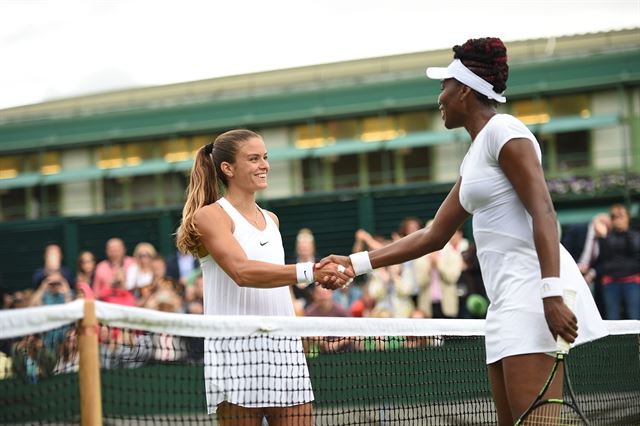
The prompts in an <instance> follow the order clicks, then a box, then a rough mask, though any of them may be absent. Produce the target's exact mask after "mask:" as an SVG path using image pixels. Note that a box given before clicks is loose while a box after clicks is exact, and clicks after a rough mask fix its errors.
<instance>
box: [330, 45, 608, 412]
mask: <svg viewBox="0 0 640 426" xmlns="http://www.w3.org/2000/svg"><path fill="white" fill-rule="evenodd" d="M453 51H454V60H453V62H451V64H450V65H449V66H448V67H446V68H428V69H427V76H428V77H430V78H433V79H437V80H440V81H441V92H440V96H439V97H438V104H439V106H440V111H441V113H442V118H443V120H444V125H445V127H446V128H448V129H454V128H458V127H464V128H465V129H466V130H467V132H468V133H469V135H470V136H471V140H472V144H471V147H470V148H469V151H468V152H467V154H466V156H465V158H464V160H463V162H462V165H461V167H460V177H459V178H458V180H457V182H456V183H455V185H454V186H453V189H452V190H451V192H450V193H449V195H448V196H447V197H446V199H445V200H444V201H443V203H442V205H441V206H440V208H439V210H438V212H437V213H436V216H435V219H434V220H433V223H432V224H431V226H430V227H428V228H423V229H422V230H420V231H418V232H414V233H412V234H411V235H408V236H406V237H404V238H402V239H400V240H398V241H396V242H394V243H392V244H389V245H387V246H385V247H383V248H380V249H377V250H373V251H371V252H360V253H355V254H352V255H351V256H350V257H345V256H336V255H332V256H329V257H328V258H325V259H323V260H322V261H321V262H320V263H319V264H318V266H319V267H322V266H324V265H326V264H327V263H329V262H335V263H339V264H341V265H343V266H345V267H347V270H353V271H354V272H355V273H356V274H357V275H360V274H363V273H366V272H368V271H370V270H371V269H372V268H380V267H383V266H388V265H393V264H399V263H403V262H406V261H408V260H411V259H415V258H418V257H420V256H423V255H425V254H427V253H430V252H433V251H436V250H439V249H441V248H442V247H443V246H444V245H445V243H446V242H447V241H449V239H450V238H451V236H452V235H453V233H454V232H455V230H456V229H458V228H459V227H460V226H461V225H462V223H463V222H464V221H465V220H466V219H467V217H468V216H469V215H473V235H474V239H475V242H476V245H477V250H478V258H479V260H480V265H481V269H482V276H483V280H484V283H485V286H486V288H487V295H488V297H489V300H490V302H491V304H490V306H489V309H488V313H487V318H486V353H487V364H488V370H489V381H490V383H491V389H492V393H493V398H494V401H495V404H496V409H497V414H498V421H499V424H500V425H512V424H513V423H514V422H515V421H516V420H517V419H518V418H519V417H520V415H521V414H522V413H524V412H525V411H526V410H527V408H528V407H529V406H530V405H531V404H532V402H533V401H534V399H535V398H536V396H537V394H538V392H539V391H540V389H542V388H543V385H544V384H545V380H546V378H547V376H548V373H549V371H550V370H551V367H552V365H553V364H554V361H555V359H554V357H553V356H549V355H550V354H554V353H555V350H556V342H555V341H556V336H561V337H562V338H563V339H564V340H566V341H567V342H570V343H575V344H579V343H584V342H587V341H590V340H594V339H597V338H600V337H602V336H604V335H606V330H605V327H604V324H603V322H602V319H601V318H600V314H599V313H598V310H597V309H596V306H595V303H594V301H593V298H592V297H591V293H590V292H589V287H588V286H587V284H586V283H585V281H584V279H583V278H582V275H581V274H580V271H579V269H578V267H577V266H576V264H575V262H574V261H573V259H572V258H571V256H570V255H569V253H568V252H567V251H566V250H565V249H564V247H562V246H561V245H560V242H559V237H558V229H557V225H556V214H555V210H554V207H553V204H552V202H551V197H550V195H549V192H548V189H547V186H546V182H545V179H544V175H543V170H542V166H541V151H540V146H539V144H538V141H537V140H536V138H535V136H534V135H533V134H532V133H531V132H530V131H529V129H527V127H526V126H525V125H524V124H523V123H522V122H520V121H519V120H518V119H517V118H515V117H513V116H511V115H508V114H498V113H497V111H496V107H497V104H498V103H504V102H505V101H506V99H505V97H504V96H503V92H504V90H505V89H506V82H507V78H508V74H509V67H508V65H507V51H506V47H505V46H504V44H503V43H502V41H501V40H500V39H498V38H480V39H471V40H468V41H467V42H466V43H464V44H463V45H462V46H455V47H454V48H453ZM565 289H570V290H574V291H575V292H576V302H575V315H574V313H573V312H572V311H571V310H570V309H569V308H568V307H567V306H566V305H565V304H564V302H563V298H562V294H563V290H565ZM558 376H559V377H562V374H559V375H558ZM561 392H562V380H561V379H559V380H556V381H555V383H553V384H552V385H551V386H550V388H549V390H548V391H547V395H548V396H549V397H552V398H558V397H560V396H561V395H560V394H561Z"/></svg>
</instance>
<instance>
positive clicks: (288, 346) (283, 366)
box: [200, 198, 313, 414]
mask: <svg viewBox="0 0 640 426" xmlns="http://www.w3.org/2000/svg"><path fill="white" fill-rule="evenodd" d="M217 202H218V204H219V205H220V206H221V207H222V208H223V209H224V210H225V212H227V214H228V215H229V216H230V217H231V219H232V220H233V223H234V232H233V236H234V237H235V238H236V240H238V243H240V246H242V249H243V250H244V252H245V253H246V255H247V257H248V258H249V259H251V260H260V261H263V262H270V263H275V264H278V265H284V248H283V247H282V237H281V235H280V231H279V229H278V226H277V225H276V224H275V222H274V221H273V219H272V218H271V216H270V215H269V214H267V213H265V212H264V211H262V210H260V211H261V213H262V215H263V216H264V218H265V220H266V223H267V226H266V228H265V229H264V230H262V231H261V230H259V229H257V228H256V227H254V226H253V225H251V224H250V223H249V222H248V221H247V220H246V219H245V218H244V216H242V214H240V213H239V212H238V211H237V210H236V209H235V208H234V207H233V206H232V205H231V203H229V201H227V200H226V199H225V198H221V199H219V200H218V201H217ZM200 264H201V267H202V275H203V279H204V313H205V315H264V316H274V315H276V316H294V315H295V313H294V310H293V303H292V302H291V294H290V291H289V287H278V288H271V289H260V288H250V287H239V286H238V285H237V284H236V283H235V282H234V281H233V280H232V279H231V278H230V277H229V276H228V275H227V274H226V273H225V272H224V270H223V269H222V268H221V267H220V266H219V265H218V264H217V263H216V262H215V260H213V259H212V258H211V256H210V255H207V256H206V257H203V258H201V259H200ZM204 376H205V388H206V392H207V409H208V412H209V414H211V413H214V412H215V411H216V408H217V405H218V404H219V403H220V402H222V401H228V402H231V403H233V404H238V405H240V406H243V407H286V406H291V405H298V404H303V403H306V402H310V401H313V391H312V389H311V381H310V379H309V371H308V369H307V362H306V358H305V356H304V352H303V348H302V342H301V341H300V339H299V338H293V339H292V338H279V337H269V336H264V335H259V334H256V336H255V337H251V338H235V339H234V338H225V339H206V340H205V370H204Z"/></svg>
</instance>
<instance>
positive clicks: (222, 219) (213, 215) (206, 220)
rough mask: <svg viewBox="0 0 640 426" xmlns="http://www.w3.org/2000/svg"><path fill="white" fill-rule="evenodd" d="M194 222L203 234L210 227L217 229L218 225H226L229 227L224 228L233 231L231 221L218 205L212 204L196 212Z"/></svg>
mask: <svg viewBox="0 0 640 426" xmlns="http://www.w3.org/2000/svg"><path fill="white" fill-rule="evenodd" d="M194 221H195V224H196V226H197V228H198V231H200V232H205V230H206V229H210V228H211V227H216V228H217V227H218V225H220V224H227V225H229V226H228V227H227V226H225V227H224V228H229V229H231V230H233V220H231V217H229V215H228V214H227V212H225V211H224V209H223V208H222V207H221V206H220V204H218V203H212V204H209V205H207V206H204V207H201V208H199V209H198V210H196V212H195V214H194Z"/></svg>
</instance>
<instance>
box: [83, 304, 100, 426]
mask: <svg viewBox="0 0 640 426" xmlns="http://www.w3.org/2000/svg"><path fill="white" fill-rule="evenodd" d="M78 328H79V333H78V334H79V336H78V349H79V352H80V371H79V375H80V424H81V425H82V426H101V425H102V397H101V394H100V358H99V355H98V333H97V328H98V321H97V319H96V309H95V303H94V301H93V300H88V299H87V300H85V302H84V317H83V318H82V319H81V320H79V321H78Z"/></svg>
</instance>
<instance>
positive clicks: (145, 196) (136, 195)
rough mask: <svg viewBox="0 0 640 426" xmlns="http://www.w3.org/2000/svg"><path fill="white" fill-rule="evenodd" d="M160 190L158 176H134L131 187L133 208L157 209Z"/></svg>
mask: <svg viewBox="0 0 640 426" xmlns="http://www.w3.org/2000/svg"><path fill="white" fill-rule="evenodd" d="M158 178H159V177H158ZM158 189H159V188H158V187H157V185H156V176H149V175H147V176H133V177H132V178H131V186H130V190H131V197H130V198H131V207H133V208H134V209H141V208H148V207H155V206H156V194H157V192H158V191H157V190H158Z"/></svg>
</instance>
